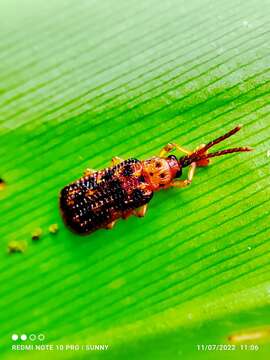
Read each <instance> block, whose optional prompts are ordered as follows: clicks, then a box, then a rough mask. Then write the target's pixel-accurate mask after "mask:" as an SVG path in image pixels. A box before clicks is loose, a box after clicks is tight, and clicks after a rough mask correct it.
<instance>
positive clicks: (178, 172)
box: [175, 169, 182, 178]
mask: <svg viewBox="0 0 270 360" xmlns="http://www.w3.org/2000/svg"><path fill="white" fill-rule="evenodd" d="M181 175H182V169H180V170H178V171H177V173H176V174H175V177H177V178H178V177H180V176H181Z"/></svg>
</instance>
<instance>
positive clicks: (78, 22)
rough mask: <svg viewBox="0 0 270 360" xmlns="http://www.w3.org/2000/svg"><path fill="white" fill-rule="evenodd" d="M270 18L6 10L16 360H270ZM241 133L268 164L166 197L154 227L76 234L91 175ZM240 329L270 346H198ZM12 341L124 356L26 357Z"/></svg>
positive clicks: (205, 4) (213, 4) (83, 7)
mask: <svg viewBox="0 0 270 360" xmlns="http://www.w3.org/2000/svg"><path fill="white" fill-rule="evenodd" d="M269 14H270V3H269V0H265V1H264V0H259V1H258V0H248V1H244V0H240V1H239V0H234V1H233V0H228V1H221V0H218V1H208V0H203V1H199V0H190V1H182V0H170V1H157V0H149V1H142V0H141V1H138V0H128V1H124V0H106V1H105V0H103V1H101V0H100V1H92V0H79V1H74V0H73V1H72V0H54V1H52V0H50V1H46V2H45V1H42V0H20V1H18V0H1V4H0V129H1V149H0V151H1V154H0V158H1V161H0V177H1V178H2V179H4V180H5V181H6V186H5V188H4V189H2V191H0V199H1V202H0V204H1V205H0V206H1V230H0V235H1V237H0V241H1V243H0V245H1V246H0V259H1V260H0V267H1V269H0V282H1V284H0V354H1V359H7V360H8V359H17V358H20V359H24V358H26V359H28V358H32V359H42V358H43V357H44V358H46V357H49V358H50V359H58V358H64V359H69V358H75V359H76V358H78V359H86V358H87V359H88V358H90V357H91V358H93V359H95V358H106V359H126V358H129V359H141V358H143V359H149V360H150V359H151V360H152V359H176V358H184V359H197V358H198V359H225V358H230V359H232V358H233V359H234V358H235V359H236V358H237V359H239V358H243V359H254V358H256V359H269V357H270V345H269V340H270V332H269V330H268V333H267V331H266V332H265V334H266V335H261V337H262V339H259V340H258V339H256V338H255V339H254V336H255V337H256V334H257V336H258V334H259V337H260V334H262V333H263V331H264V330H265V329H266V327H267V326H269V325H270V310H269V305H270V281H269V280H270V249H269V195H270V190H269V157H267V151H268V150H269V149H270V146H269V139H270V127H269V125H270V124H269V111H270V105H269V91H270V84H269V80H270V71H269V70H270V68H269V63H270V56H269V53H270V48H269V41H270V27H269V23H270V15H269ZM238 123H243V124H244V128H243V130H242V131H241V132H240V133H239V134H238V135H237V136H235V137H234V138H231V139H230V140H229V141H228V142H227V143H226V144H224V147H225V145H234V146H235V145H237V146H238V145H249V146H253V147H254V148H255V151H254V152H252V153H248V154H241V155H234V156H230V157H229V156H228V157H226V158H219V159H216V160H215V161H214V162H213V166H211V167H208V168H207V169H199V170H198V172H197V174H196V176H195V180H194V183H193V184H192V186H191V187H189V188H188V189H182V190H179V189H173V190H168V191H164V192H160V193H158V194H156V196H155V197H154V199H153V200H152V202H151V204H150V206H149V210H148V212H147V215H146V217H145V218H143V219H138V218H135V217H131V218H130V219H128V220H127V221H119V222H118V223H117V225H116V227H115V228H114V229H113V230H112V231H105V230H101V231H98V232H96V233H94V234H92V235H90V236H89V237H78V236H76V235H74V234H71V233H70V232H69V231H68V230H67V229H66V228H65V226H64V225H63V224H62V222H61V218H60V215H59V210H58V193H59V190H60V189H61V188H62V187H63V186H64V185H66V184H67V183H69V182H71V181H73V180H74V179H76V178H77V177H79V176H81V174H82V172H83V170H84V169H85V168H87V167H91V168H96V169H98V168H102V167H105V166H107V165H108V164H109V162H110V159H111V157H112V156H115V155H118V156H121V157H123V158H128V157H137V158H147V157H149V156H152V155H154V154H157V152H158V151H159V149H160V148H161V147H162V146H163V145H164V144H166V143H168V142H170V141H174V142H178V143H179V144H182V145H184V146H186V147H189V148H190V149H193V148H195V147H196V146H197V145H199V144H201V143H203V142H206V141H209V140H211V139H212V138H214V137H216V136H219V135H221V134H222V133H224V132H225V131H227V130H229V129H230V128H232V127H233V126H235V125H237V124H238ZM52 223H58V224H59V233H58V234H56V235H51V234H49V233H48V227H49V225H50V224H52ZM37 227H41V228H42V229H43V236H42V237H41V239H40V241H37V242H35V243H33V242H32V240H31V233H32V231H33V230H34V229H35V228H37ZM11 240H18V241H26V242H27V243H28V248H27V250H26V251H25V252H24V253H23V254H8V253H7V245H8V243H9V241H11ZM254 329H255V330H254ZM238 332H243V333H245V334H251V335H250V337H251V340H250V341H249V342H247V344H260V346H261V348H260V350H259V351H258V352H254V351H251V350H248V351H240V350H238V351H235V352H226V351H214V352H209V351H208V352H203V351H201V352H200V351H198V350H197V344H228V343H229V339H228V337H229V336H230V335H232V334H235V333H236V334H237V333H238ZM13 333H17V334H22V333H24V334H27V335H29V334H31V333H35V334H39V333H43V334H45V336H46V339H45V341H44V344H48V343H50V344H69V343H71V344H108V345H109V350H108V351H107V352H103V353H102V352H100V353H98V352H91V353H90V352H88V353H87V352H56V351H55V352H49V353H44V352H42V353H41V352H40V353H38V352H35V353H33V352H29V353H27V352H16V353H15V352H12V351H11V345H12V344H15V343H14V342H12V340H11V334H13ZM267 334H268V335H267ZM22 343H23V342H20V341H17V344H22ZM26 343H27V344H29V343H31V342H28V341H26V342H25V343H24V344H26ZM36 343H38V342H36ZM240 343H241V342H240Z"/></svg>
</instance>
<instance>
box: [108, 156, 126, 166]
mask: <svg viewBox="0 0 270 360" xmlns="http://www.w3.org/2000/svg"><path fill="white" fill-rule="evenodd" d="M122 161H124V159H122V158H120V157H119V156H114V157H113V158H112V161H111V163H112V166H115V165H117V164H119V163H121V162H122Z"/></svg>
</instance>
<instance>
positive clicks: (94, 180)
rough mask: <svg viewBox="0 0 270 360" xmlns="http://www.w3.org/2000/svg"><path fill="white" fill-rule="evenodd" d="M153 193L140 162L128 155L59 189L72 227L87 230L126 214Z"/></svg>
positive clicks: (140, 204) (65, 216) (142, 203)
mask: <svg viewBox="0 0 270 360" xmlns="http://www.w3.org/2000/svg"><path fill="white" fill-rule="evenodd" d="M152 196H153V191H152V189H151V186H149V184H148V183H147V182H146V181H145V179H144V177H143V176H142V166H141V162H140V161H139V160H137V159H128V160H125V161H123V162H121V163H120V164H118V165H116V166H113V167H110V168H107V169H104V170H100V171H96V172H94V173H92V174H91V175H90V176H84V177H82V178H80V179H79V180H77V181H75V182H73V183H72V184H70V185H68V186H66V187H65V188H64V189H63V190H62V191H61V193H60V208H61V211H62V214H63V217H64V219H65V221H66V223H67V225H68V226H69V227H70V228H71V229H72V230H74V231H75V232H77V233H82V234H88V233H90V232H92V231H94V230H97V229H100V228H106V226H107V225H108V224H110V223H111V222H113V221H114V220H116V219H118V218H121V217H122V218H125V217H127V216H128V215H129V214H130V212H131V211H132V210H134V209H136V208H138V207H140V206H142V205H145V204H147V203H148V202H149V201H150V200H151V198H152Z"/></svg>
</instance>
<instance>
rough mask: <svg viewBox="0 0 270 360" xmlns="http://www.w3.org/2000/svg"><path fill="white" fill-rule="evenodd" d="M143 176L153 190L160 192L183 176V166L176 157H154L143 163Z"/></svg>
mask: <svg viewBox="0 0 270 360" xmlns="http://www.w3.org/2000/svg"><path fill="white" fill-rule="evenodd" d="M142 172H143V176H144V177H145V179H146V180H147V182H148V183H149V184H150V185H151V186H152V188H153V190H154V191H155V190H160V189H162V188H164V187H166V185H169V184H170V183H171V182H172V180H173V179H174V178H176V177H178V176H180V175H181V166H180V165H179V163H178V160H177V158H176V157H175V156H174V155H170V156H168V157H167V158H161V157H152V158H151V159H148V160H144V161H143V162H142Z"/></svg>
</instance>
